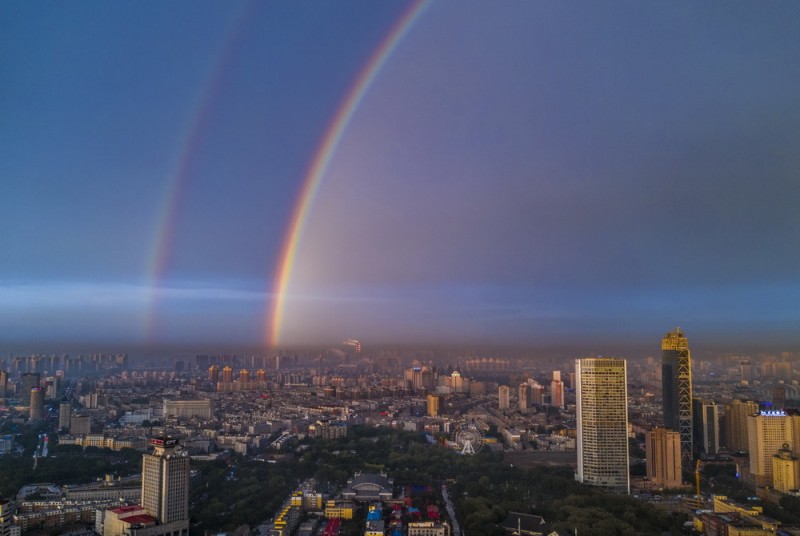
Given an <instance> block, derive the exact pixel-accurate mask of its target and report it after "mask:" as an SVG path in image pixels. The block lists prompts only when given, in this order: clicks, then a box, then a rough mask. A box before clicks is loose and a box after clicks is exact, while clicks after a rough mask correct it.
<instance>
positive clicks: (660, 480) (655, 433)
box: [645, 428, 682, 488]
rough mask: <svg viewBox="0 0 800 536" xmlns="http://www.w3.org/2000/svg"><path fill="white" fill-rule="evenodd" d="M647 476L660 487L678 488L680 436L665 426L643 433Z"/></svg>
mask: <svg viewBox="0 0 800 536" xmlns="http://www.w3.org/2000/svg"><path fill="white" fill-rule="evenodd" d="M645 454H646V456H647V478H648V479H650V481H651V482H652V483H653V484H655V485H656V486H658V487H660V488H678V487H680V485H681V480H682V473H681V470H682V465H681V437H680V434H679V433H678V432H674V431H672V430H667V429H666V428H653V429H652V430H650V431H649V432H646V433H645Z"/></svg>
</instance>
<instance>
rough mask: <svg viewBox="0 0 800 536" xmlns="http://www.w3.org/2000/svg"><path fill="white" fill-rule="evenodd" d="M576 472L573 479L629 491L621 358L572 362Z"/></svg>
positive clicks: (624, 376) (625, 396) (624, 378)
mask: <svg viewBox="0 0 800 536" xmlns="http://www.w3.org/2000/svg"><path fill="white" fill-rule="evenodd" d="M575 375H576V378H575V381H576V420H577V425H578V430H577V435H578V472H577V474H576V475H575V478H576V480H578V481H579V482H583V483H584V484H589V485H593V486H600V487H604V488H609V489H612V490H615V491H620V492H624V493H629V492H630V475H629V471H628V385H627V374H626V367H625V360H624V359H612V358H586V359H578V360H576V361H575Z"/></svg>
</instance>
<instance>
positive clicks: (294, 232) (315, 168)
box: [266, 0, 427, 347]
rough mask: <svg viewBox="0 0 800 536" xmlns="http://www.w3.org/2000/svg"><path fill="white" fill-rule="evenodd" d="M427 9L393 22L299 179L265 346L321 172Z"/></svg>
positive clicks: (278, 316) (271, 339)
mask: <svg viewBox="0 0 800 536" xmlns="http://www.w3.org/2000/svg"><path fill="white" fill-rule="evenodd" d="M426 5H427V1H426V0H417V1H415V2H414V3H412V4H411V5H410V6H409V8H408V9H407V10H406V11H405V12H404V13H403V15H402V16H401V17H400V18H399V19H398V20H397V21H396V22H395V24H394V25H393V26H392V28H391V30H390V31H389V33H388V34H387V35H386V37H385V38H384V39H383V41H381V43H380V45H378V47H377V48H376V49H375V51H374V52H373V53H372V55H371V56H370V58H369V60H368V61H367V62H366V63H365V64H364V67H363V68H362V69H361V71H360V72H359V73H358V76H356V78H355V80H354V82H353V85H352V86H351V87H350V90H349V91H348V92H347V93H346V95H345V98H344V99H343V100H342V103H341V104H340V105H339V108H338V110H337V111H336V114H335V115H334V117H333V120H332V121H331V122H330V124H329V125H328V128H327V129H326V131H325V135H324V137H323V138H322V143H320V145H319V147H318V148H317V151H316V152H315V153H314V158H313V159H312V161H311V165H310V167H309V169H308V172H307V174H306V176H305V178H304V179H303V183H302V186H301V188H300V193H299V195H298V197H297V202H296V204H295V208H294V211H293V212H292V216H291V220H290V222H289V228H288V232H287V234H286V236H285V238H284V242H283V247H282V249H281V254H280V256H279V257H278V264H277V277H276V278H275V282H274V287H273V293H272V299H271V311H270V314H269V316H268V322H269V328H268V330H267V337H268V340H267V341H266V342H267V344H268V345H270V346H272V347H276V346H277V345H278V344H279V342H280V335H281V328H282V327H283V315H284V308H285V306H286V292H287V290H288V288H289V283H290V280H291V276H292V269H293V268H294V263H295V260H296V257H297V248H298V245H299V243H300V239H301V238H302V235H303V229H304V227H305V223H306V219H307V218H308V215H309V213H310V211H311V207H312V205H313V203H314V197H315V196H316V193H317V191H318V190H319V187H320V184H321V183H322V179H323V177H324V176H325V171H326V170H327V168H328V164H330V161H331V158H332V157H333V154H334V152H335V151H336V147H337V145H338V144H339V141H340V140H341V138H342V134H344V131H345V130H346V129H347V125H348V124H349V123H350V119H351V118H352V117H353V114H354V113H355V111H356V109H357V108H358V105H359V104H360V103H361V100H362V99H363V98H364V95H365V94H366V93H367V91H368V90H369V88H370V86H371V85H372V82H373V81H374V80H375V78H376V77H377V76H378V73H380V71H381V68H382V67H383V66H384V65H385V64H386V60H388V59H389V57H390V56H391V55H392V52H393V51H394V50H395V48H396V47H397V45H398V44H399V43H400V41H401V40H402V39H403V37H404V36H405V35H406V34H407V33H408V30H409V29H410V28H411V26H412V24H413V23H414V21H415V20H416V19H417V18H418V17H419V15H420V14H421V13H422V11H423V10H424V9H425V6H426Z"/></svg>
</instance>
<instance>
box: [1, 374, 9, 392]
mask: <svg viewBox="0 0 800 536" xmlns="http://www.w3.org/2000/svg"><path fill="white" fill-rule="evenodd" d="M6 396H8V372H6V371H5V370H0V398H5V397H6Z"/></svg>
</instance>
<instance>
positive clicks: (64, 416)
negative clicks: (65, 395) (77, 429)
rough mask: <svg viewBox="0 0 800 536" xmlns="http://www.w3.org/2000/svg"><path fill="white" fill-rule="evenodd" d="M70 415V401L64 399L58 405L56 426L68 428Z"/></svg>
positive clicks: (62, 428)
mask: <svg viewBox="0 0 800 536" xmlns="http://www.w3.org/2000/svg"><path fill="white" fill-rule="evenodd" d="M70 415H72V403H71V402H70V401H69V400H66V399H64V400H62V401H61V403H60V404H59V405H58V427H59V428H60V429H61V430H66V429H68V428H69V418H70Z"/></svg>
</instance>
